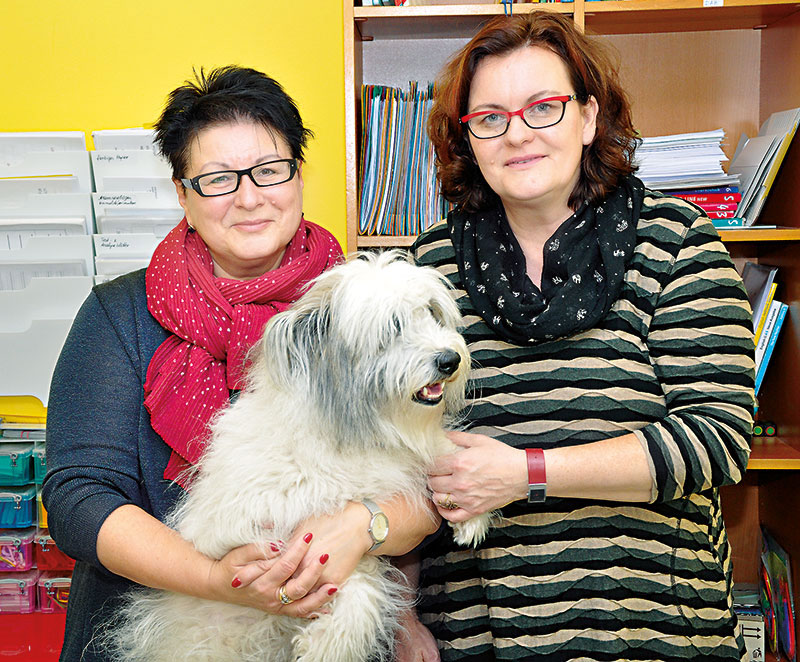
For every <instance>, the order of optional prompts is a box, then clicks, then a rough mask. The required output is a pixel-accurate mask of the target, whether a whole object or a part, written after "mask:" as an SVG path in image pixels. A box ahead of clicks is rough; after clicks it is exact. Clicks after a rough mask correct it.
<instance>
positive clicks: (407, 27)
mask: <svg viewBox="0 0 800 662" xmlns="http://www.w3.org/2000/svg"><path fill="white" fill-rule="evenodd" d="M537 6H538V7H541V8H543V9H546V10H547V11H554V12H558V13H561V14H571V13H572V12H573V3H548V4H544V5H537ZM516 11H518V12H519V11H520V9H519V6H517V9H516ZM502 13H503V6H502V5H499V4H482V5H476V4H466V5H459V4H458V3H455V2H454V3H453V4H452V5H430V6H419V7H416V6H415V7H354V8H353V17H354V19H355V22H356V26H357V30H358V33H359V34H360V36H361V38H362V39H363V40H365V41H366V40H371V39H409V38H419V39H427V38H432V37H443V38H448V37H459V36H463V35H465V34H470V33H472V32H474V31H475V29H476V28H477V27H478V25H479V24H480V23H482V22H483V21H485V20H486V19H488V18H490V17H492V16H497V15H501V14H502Z"/></svg>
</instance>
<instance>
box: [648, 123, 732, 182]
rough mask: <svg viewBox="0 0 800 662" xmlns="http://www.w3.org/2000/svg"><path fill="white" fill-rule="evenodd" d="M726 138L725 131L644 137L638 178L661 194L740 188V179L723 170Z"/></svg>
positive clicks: (725, 158)
mask: <svg viewBox="0 0 800 662" xmlns="http://www.w3.org/2000/svg"><path fill="white" fill-rule="evenodd" d="M724 138H725V132H724V131H723V130H722V129H717V130H715V131H704V132H700V133H680V134H675V135H668V136H656V137H652V138H643V139H642V142H641V144H640V145H639V146H638V147H637V149H636V153H635V156H634V163H635V164H636V165H638V166H639V170H638V172H637V173H636V175H637V176H638V177H639V178H640V179H641V180H642V181H643V182H644V184H645V186H647V187H648V188H650V189H654V190H660V191H669V190H672V189H696V188H710V187H725V186H727V187H731V186H738V185H739V178H738V177H737V176H735V175H730V174H726V173H725V171H724V170H723V168H722V162H723V161H726V160H727V157H726V156H725V152H723V151H722V147H720V145H721V143H722V141H723V139H724Z"/></svg>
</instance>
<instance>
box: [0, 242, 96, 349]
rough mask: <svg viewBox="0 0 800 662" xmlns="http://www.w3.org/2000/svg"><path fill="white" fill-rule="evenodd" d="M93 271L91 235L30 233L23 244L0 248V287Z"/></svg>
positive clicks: (5, 288) (17, 287)
mask: <svg viewBox="0 0 800 662" xmlns="http://www.w3.org/2000/svg"><path fill="white" fill-rule="evenodd" d="M93 273H94V253H93V250H92V238H91V237H90V236H88V235H77V236H71V237H31V238H30V239H28V240H27V241H26V242H25V244H24V245H23V246H22V248H19V249H12V250H3V251H0V291H8V290H21V289H24V288H26V287H27V285H28V283H29V282H30V281H31V280H32V279H33V278H37V277H56V278H63V277H70V276H91V275H92V274H93ZM0 310H2V308H0ZM0 365H1V364H0Z"/></svg>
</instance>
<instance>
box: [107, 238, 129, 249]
mask: <svg viewBox="0 0 800 662" xmlns="http://www.w3.org/2000/svg"><path fill="white" fill-rule="evenodd" d="M100 247H101V248H130V247H131V242H129V241H126V240H124V239H115V238H114V237H106V236H103V237H101V239H100Z"/></svg>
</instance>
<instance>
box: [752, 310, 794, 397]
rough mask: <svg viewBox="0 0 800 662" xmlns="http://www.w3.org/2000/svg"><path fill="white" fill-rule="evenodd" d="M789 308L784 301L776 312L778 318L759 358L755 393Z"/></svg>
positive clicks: (759, 386) (759, 385)
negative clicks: (761, 356) (762, 354)
mask: <svg viewBox="0 0 800 662" xmlns="http://www.w3.org/2000/svg"><path fill="white" fill-rule="evenodd" d="M788 309H789V306H788V305H786V304H785V303H784V304H782V305H781V309H780V312H779V313H778V318H777V319H776V320H775V325H774V326H773V327H772V333H770V336H769V343H768V344H767V348H766V350H764V357H763V358H762V359H761V365H760V366H759V368H758V373H757V374H756V384H755V394H756V395H758V391H759V389H760V388H761V384H762V383H763V381H764V373H765V372H766V370H767V364H768V363H769V360H770V357H771V356H772V352H773V351H774V350H775V343H776V342H777V340H778V334H779V333H780V331H781V326H783V320H784V319H785V318H786V311H787V310H788Z"/></svg>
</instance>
